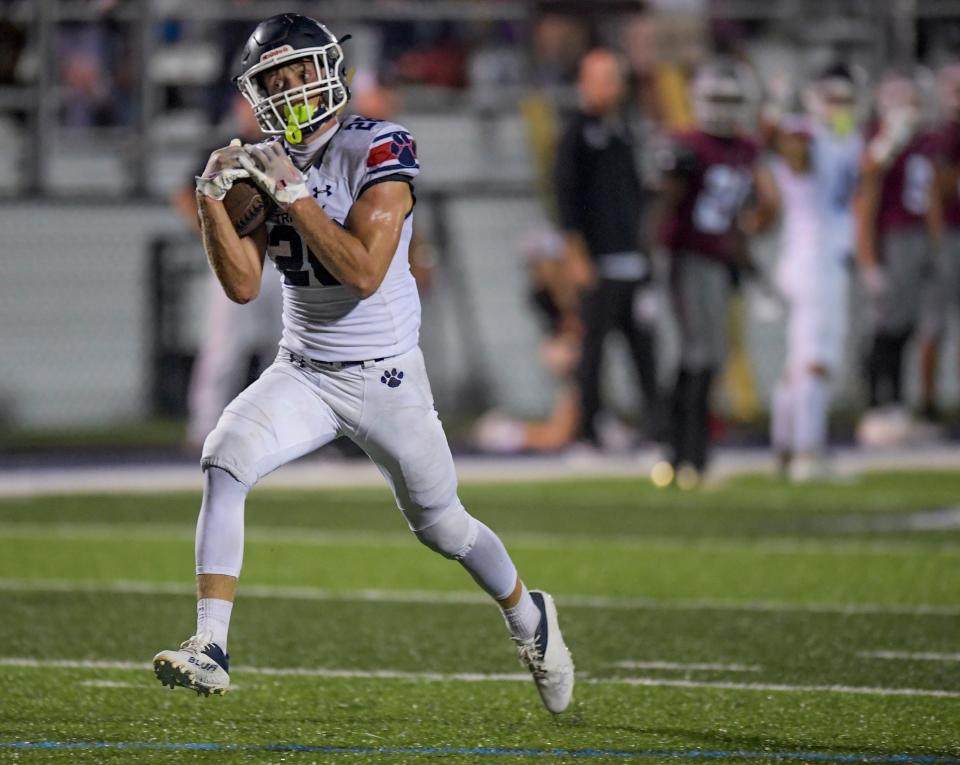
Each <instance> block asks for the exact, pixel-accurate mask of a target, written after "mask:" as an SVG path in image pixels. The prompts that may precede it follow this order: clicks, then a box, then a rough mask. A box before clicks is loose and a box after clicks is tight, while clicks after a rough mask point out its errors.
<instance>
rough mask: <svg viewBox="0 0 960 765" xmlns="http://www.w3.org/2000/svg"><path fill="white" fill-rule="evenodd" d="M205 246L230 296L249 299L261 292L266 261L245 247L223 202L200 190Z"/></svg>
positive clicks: (212, 265)
mask: <svg viewBox="0 0 960 765" xmlns="http://www.w3.org/2000/svg"><path fill="white" fill-rule="evenodd" d="M197 208H198V210H199V213H200V231H201V235H202V238H203V249H204V251H205V252H206V254H207V260H208V261H209V262H210V267H211V268H212V269H213V273H214V274H215V275H216V277H217V281H219V282H220V285H221V286H222V287H223V291H224V292H225V293H226V295H227V297H228V298H230V299H231V300H232V301H234V302H235V303H249V302H250V301H251V300H253V299H254V298H255V297H256V296H257V295H258V294H259V292H260V278H261V271H262V263H261V262H260V261H259V260H258V259H256V258H254V257H253V256H252V253H251V252H249V251H248V248H246V247H244V245H243V242H242V241H241V239H240V237H239V236H237V232H236V231H235V230H234V227H233V223H231V222H230V218H229V216H228V215H227V211H226V209H225V208H224V206H223V203H222V202H218V201H217V200H215V199H211V198H210V197H208V196H206V195H204V194H201V193H199V192H198V193H197Z"/></svg>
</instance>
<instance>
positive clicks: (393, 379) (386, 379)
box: [380, 369, 403, 388]
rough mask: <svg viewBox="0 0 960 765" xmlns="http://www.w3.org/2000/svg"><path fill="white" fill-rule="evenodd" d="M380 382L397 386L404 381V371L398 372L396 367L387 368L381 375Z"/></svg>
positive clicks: (392, 386)
mask: <svg viewBox="0 0 960 765" xmlns="http://www.w3.org/2000/svg"><path fill="white" fill-rule="evenodd" d="M380 382H382V383H383V384H384V385H387V386H389V387H391V388H396V387H398V386H399V385H400V383H402V382H403V372H398V371H397V370H396V369H390V370H387V371H386V372H384V373H383V374H382V375H381V376H380Z"/></svg>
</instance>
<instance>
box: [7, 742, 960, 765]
mask: <svg viewBox="0 0 960 765" xmlns="http://www.w3.org/2000/svg"><path fill="white" fill-rule="evenodd" d="M0 749H124V750H138V749H139V750H160V751H182V750H188V751H215V752H311V753H314V754H366V755H371V754H409V755H419V754H424V755H431V754H451V755H452V754H463V755H472V756H477V757H505V756H506V757H543V758H548V757H582V758H584V759H590V758H601V757H606V758H619V759H624V760H630V759H641V758H644V759H650V758H659V759H674V760H730V759H741V760H779V761H782V762H839V763H848V762H849V763H868V764H873V763H876V764H877V765H887V764H888V763H889V764H890V765H960V757H951V756H946V755H933V754H930V755H928V754H833V753H831V752H776V751H771V752H751V751H735V750H734V751H710V750H705V749H687V750H669V749H640V750H618V749H511V748H506V747H487V746H481V747H462V746H312V745H309V744H218V743H215V742H196V743H152V742H149V741H0Z"/></svg>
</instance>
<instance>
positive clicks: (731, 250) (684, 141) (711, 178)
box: [653, 59, 777, 486]
mask: <svg viewBox="0 0 960 765" xmlns="http://www.w3.org/2000/svg"><path fill="white" fill-rule="evenodd" d="M752 86H753V80H752V74H751V73H750V72H749V70H747V69H746V67H745V66H744V65H743V64H740V63H737V62H735V61H732V60H726V59H722V60H717V61H714V62H711V63H708V64H706V65H704V66H703V67H701V69H700V70H699V71H698V73H697V75H696V78H695V79H694V82H693V86H692V87H693V91H692V97H693V103H694V112H695V114H696V121H697V127H695V128H694V129H693V130H690V131H688V132H684V133H679V134H677V135H675V136H674V139H673V143H672V147H671V148H670V150H669V151H667V152H664V157H663V162H664V167H663V170H664V174H665V177H664V180H663V191H662V196H661V209H660V233H661V237H662V238H663V243H664V246H665V247H666V248H667V249H668V250H669V252H670V255H671V272H670V282H671V291H672V296H673V303H674V309H675V312H676V317H677V322H678V325H679V331H680V338H679V340H680V359H679V365H678V370H677V376H676V382H675V384H674V387H673V392H672V397H671V400H670V407H669V410H668V416H669V418H670V421H669V427H668V431H669V432H668V449H669V456H668V460H669V461H668V462H667V463H658V464H657V465H656V466H655V467H654V473H653V478H654V481H655V482H656V483H657V484H658V485H666V484H669V483H672V482H673V481H674V480H676V482H677V484H678V485H681V486H694V485H696V484H697V483H698V482H699V480H700V478H701V476H702V474H703V472H704V470H705V469H706V466H707V450H708V445H709V440H710V432H709V409H710V390H711V386H712V383H713V380H714V377H715V376H716V374H717V372H718V371H719V370H720V369H721V367H722V366H723V364H724V361H725V358H726V351H727V347H726V333H725V327H726V318H727V302H728V299H729V296H730V288H731V281H732V277H733V274H734V271H735V269H736V268H737V267H738V261H739V260H741V259H742V258H743V255H744V248H745V243H744V236H745V235H750V234H753V233H756V232H758V231H760V230H762V229H763V228H765V227H766V226H767V225H768V224H769V223H770V221H771V220H772V219H773V217H774V215H775V213H776V207H777V195H776V189H775V187H774V185H773V181H772V179H771V178H770V177H769V174H768V173H767V172H766V171H765V170H764V169H763V168H762V167H761V166H760V164H759V163H758V161H757V153H758V150H757V147H756V145H755V144H754V143H753V142H752V141H751V140H749V139H747V138H745V137H744V129H745V126H746V125H747V120H748V118H749V113H750V110H751V107H752V103H751V101H752V98H753V87H752ZM751 192H752V193H753V198H754V201H753V202H752V203H750V206H749V207H748V206H747V205H748V200H749V198H750V196H751Z"/></svg>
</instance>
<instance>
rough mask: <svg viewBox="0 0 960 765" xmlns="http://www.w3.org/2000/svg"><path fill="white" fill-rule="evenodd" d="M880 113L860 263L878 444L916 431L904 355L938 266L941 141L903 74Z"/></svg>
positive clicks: (862, 213)
mask: <svg viewBox="0 0 960 765" xmlns="http://www.w3.org/2000/svg"><path fill="white" fill-rule="evenodd" d="M876 111H877V119H876V122H875V124H874V125H873V126H872V128H871V129H870V130H868V134H867V143H866V147H865V150H864V154H863V160H862V163H861V179H860V185H859V189H858V192H857V194H856V198H855V216H856V237H857V265H858V267H859V271H860V276H861V279H862V281H863V284H864V286H865V288H866V290H867V293H868V296H869V297H868V299H869V304H870V305H869V308H870V316H869V319H870V324H871V329H872V342H871V345H870V349H869V352H868V354H867V358H866V371H867V382H868V386H869V404H870V407H871V411H869V412H867V414H866V415H865V417H864V419H863V420H862V421H861V423H860V426H859V435H860V437H861V440H863V441H867V442H869V441H872V440H874V439H873V437H872V436H871V435H870V434H872V433H880V432H883V433H888V434H890V436H889V437H890V438H891V439H892V438H896V439H899V438H901V437H906V436H907V435H908V434H909V432H910V430H911V428H912V423H911V422H910V418H909V416H908V414H907V413H906V410H905V409H904V408H903V405H902V402H903V391H902V380H901V376H902V366H903V349H904V346H905V345H906V343H907V341H908V340H909V339H910V337H911V336H912V335H913V333H914V331H915V330H916V328H917V322H918V318H919V314H920V306H921V301H922V300H923V298H924V293H925V290H926V289H927V288H928V285H929V279H930V275H931V273H932V270H933V265H934V255H933V246H932V239H931V235H932V234H933V233H934V232H933V224H932V218H931V215H930V213H931V204H930V202H931V193H932V191H933V188H934V172H935V168H934V158H935V146H936V137H935V135H934V134H933V133H932V132H930V131H926V130H923V129H922V127H921V119H920V117H921V111H920V98H919V93H918V91H917V87H916V85H915V84H914V82H913V81H912V80H911V79H910V78H908V77H906V76H904V75H902V74H898V73H894V74H889V75H887V76H886V77H884V78H883V79H882V80H881V82H880V84H879V85H878V87H877V92H876ZM881 426H882V427H881ZM884 440H888V439H887V437H886V436H885V437H884Z"/></svg>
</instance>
